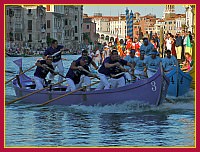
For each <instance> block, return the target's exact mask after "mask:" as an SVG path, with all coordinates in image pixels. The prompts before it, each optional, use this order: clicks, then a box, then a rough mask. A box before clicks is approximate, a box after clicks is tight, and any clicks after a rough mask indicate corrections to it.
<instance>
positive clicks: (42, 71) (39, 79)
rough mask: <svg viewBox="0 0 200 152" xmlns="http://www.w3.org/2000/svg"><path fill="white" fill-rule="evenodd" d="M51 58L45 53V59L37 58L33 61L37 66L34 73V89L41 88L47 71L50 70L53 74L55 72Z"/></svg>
mask: <svg viewBox="0 0 200 152" xmlns="http://www.w3.org/2000/svg"><path fill="white" fill-rule="evenodd" d="M52 60H53V58H52V56H50V55H47V56H46V59H45V60H37V62H36V63H35V65H36V66H37V68H36V70H35V73H34V80H35V84H36V88H35V89H36V90H38V89H42V88H43V86H44V85H45V78H46V76H47V74H48V73H49V72H51V73H52V74H53V75H56V74H57V73H56V72H53V70H54V68H53V65H52ZM50 69H52V70H50Z"/></svg>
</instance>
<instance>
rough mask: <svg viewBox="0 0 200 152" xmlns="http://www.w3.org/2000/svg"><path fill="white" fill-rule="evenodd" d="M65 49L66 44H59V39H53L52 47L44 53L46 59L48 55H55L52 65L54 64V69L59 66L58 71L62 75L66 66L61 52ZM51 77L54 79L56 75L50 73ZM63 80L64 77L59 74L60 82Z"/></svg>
mask: <svg viewBox="0 0 200 152" xmlns="http://www.w3.org/2000/svg"><path fill="white" fill-rule="evenodd" d="M63 50H64V46H62V45H58V41H57V40H53V41H52V42H51V47H49V48H47V50H45V52H44V55H43V58H44V59H45V57H46V56H47V55H52V57H53V62H52V65H53V67H54V69H55V68H56V67H58V72H59V74H60V75H63V74H64V67H63V63H62V60H61V53H62V51H63ZM49 79H50V80H51V81H52V80H53V79H54V75H52V74H50V75H49ZM62 80H63V77H62V76H59V78H58V82H61V81H62Z"/></svg>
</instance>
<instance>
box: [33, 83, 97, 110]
mask: <svg viewBox="0 0 200 152" xmlns="http://www.w3.org/2000/svg"><path fill="white" fill-rule="evenodd" d="M99 82H100V81H98V82H94V83H91V84H89V85H87V86H83V87H81V88H79V89H77V90H74V91H71V92H69V93H66V94H63V95H61V96H59V97H56V98H53V99H51V100H49V101H46V102H44V103H42V104H39V105H37V106H36V107H42V106H45V105H47V104H49V103H51V102H53V101H55V100H58V99H60V98H63V97H65V96H68V95H70V94H73V93H75V92H78V91H80V90H82V89H84V88H87V87H90V86H92V85H95V84H97V83H99ZM66 102H67V101H66Z"/></svg>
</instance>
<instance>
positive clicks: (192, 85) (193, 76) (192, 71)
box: [189, 65, 196, 89]
mask: <svg viewBox="0 0 200 152" xmlns="http://www.w3.org/2000/svg"><path fill="white" fill-rule="evenodd" d="M189 74H190V76H191V77H192V83H191V85H190V87H191V88H192V89H195V84H196V81H195V80H196V79H195V65H193V68H192V70H191V71H190V72H189Z"/></svg>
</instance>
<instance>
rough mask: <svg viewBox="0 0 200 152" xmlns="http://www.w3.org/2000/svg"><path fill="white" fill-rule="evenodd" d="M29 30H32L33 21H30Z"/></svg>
mask: <svg viewBox="0 0 200 152" xmlns="http://www.w3.org/2000/svg"><path fill="white" fill-rule="evenodd" d="M28 30H32V20H28Z"/></svg>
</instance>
